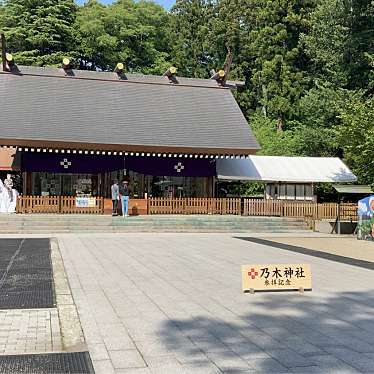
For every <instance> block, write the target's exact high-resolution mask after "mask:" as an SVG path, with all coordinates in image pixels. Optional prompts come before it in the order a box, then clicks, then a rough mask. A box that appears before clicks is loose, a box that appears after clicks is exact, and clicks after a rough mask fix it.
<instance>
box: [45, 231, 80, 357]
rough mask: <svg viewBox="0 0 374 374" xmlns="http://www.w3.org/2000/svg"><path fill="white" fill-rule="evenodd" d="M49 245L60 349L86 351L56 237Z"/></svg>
mask: <svg viewBox="0 0 374 374" xmlns="http://www.w3.org/2000/svg"><path fill="white" fill-rule="evenodd" d="M50 245H51V260H52V267H53V278H54V285H55V295H56V302H57V310H58V317H59V322H60V330H61V337H62V349H63V351H67V352H77V351H86V350H87V345H86V342H85V338H84V335H83V330H82V327H81V323H80V320H79V316H78V312H77V309H76V306H75V303H74V300H73V297H72V294H71V290H70V286H69V281H68V279H67V277H66V273H65V267H64V263H63V260H62V257H61V253H60V250H59V246H58V241H57V239H56V238H51V239H50Z"/></svg>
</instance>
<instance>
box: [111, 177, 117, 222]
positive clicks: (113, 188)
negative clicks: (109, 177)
mask: <svg viewBox="0 0 374 374" xmlns="http://www.w3.org/2000/svg"><path fill="white" fill-rule="evenodd" d="M110 191H111V193H112V204H113V209H112V216H118V200H119V186H118V182H117V181H116V180H114V181H113V184H112V186H111V187H110Z"/></svg>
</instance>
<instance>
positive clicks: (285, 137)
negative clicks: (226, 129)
mask: <svg viewBox="0 0 374 374" xmlns="http://www.w3.org/2000/svg"><path fill="white" fill-rule="evenodd" d="M250 124H251V127H252V130H253V132H254V134H255V136H256V138H257V140H258V142H259V143H260V145H261V150H260V152H258V153H259V154H263V155H273V156H294V155H295V154H296V153H295V148H296V143H295V138H294V137H293V132H292V131H291V130H285V131H282V132H277V131H276V128H277V123H276V120H272V119H269V118H268V117H265V116H263V115H262V114H255V115H253V116H252V117H251V119H250Z"/></svg>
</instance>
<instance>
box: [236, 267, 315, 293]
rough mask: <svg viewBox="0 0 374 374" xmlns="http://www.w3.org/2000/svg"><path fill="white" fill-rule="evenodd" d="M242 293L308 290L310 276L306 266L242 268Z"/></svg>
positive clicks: (310, 285) (310, 286) (310, 282)
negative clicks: (251, 291)
mask: <svg viewBox="0 0 374 374" xmlns="http://www.w3.org/2000/svg"><path fill="white" fill-rule="evenodd" d="M242 285H243V291H250V290H257V291H265V290H280V289H284V290H299V289H300V288H302V289H304V290H310V289H311V288H312V276H311V270H310V265H307V264H266V265H258V264H257V265H243V266H242Z"/></svg>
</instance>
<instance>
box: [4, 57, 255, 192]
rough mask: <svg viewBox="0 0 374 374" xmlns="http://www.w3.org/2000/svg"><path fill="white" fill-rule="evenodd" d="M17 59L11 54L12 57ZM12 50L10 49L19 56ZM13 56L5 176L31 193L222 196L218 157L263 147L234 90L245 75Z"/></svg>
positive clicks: (7, 83)
mask: <svg viewBox="0 0 374 374" xmlns="http://www.w3.org/2000/svg"><path fill="white" fill-rule="evenodd" d="M7 56H8V55H7ZM9 56H10V55H9ZM222 72H223V71H221V72H220V74H216V75H215V76H213V77H212V79H191V78H182V77H178V76H177V75H176V74H175V73H176V70H175V69H173V68H170V69H169V70H168V71H167V72H166V73H165V75H164V76H151V75H147V76H146V75H138V74H130V73H127V72H125V71H124V69H123V66H122V64H118V65H117V68H116V70H115V71H114V72H95V71H83V70H74V69H72V68H71V66H70V62H69V61H68V60H66V59H65V60H64V64H63V66H62V67H61V68H49V67H48V68H46V67H29V66H28V67H26V66H17V65H16V64H15V63H14V62H13V61H12V59H11V61H5V63H3V70H2V71H0V107H1V116H0V178H2V179H3V178H4V177H5V175H6V173H9V172H11V173H12V175H14V176H15V177H16V178H15V179H16V181H15V182H16V183H19V186H18V189H19V192H20V193H21V194H23V195H31V196H99V197H105V198H109V197H110V185H111V183H112V181H113V180H115V179H116V180H118V181H121V180H123V179H127V180H129V182H130V189H131V194H132V197H134V198H140V199H142V198H146V197H147V196H148V197H213V196H215V195H216V187H215V186H216V180H217V171H216V161H217V159H240V158H242V159H243V158H246V157H248V156H249V155H251V154H254V153H256V151H257V150H258V149H259V145H258V143H257V141H256V139H255V137H254V135H253V133H252V131H251V129H250V127H249V125H248V123H247V121H246V119H245V117H244V115H243V113H242V112H241V110H240V108H239V106H238V104H237V102H236V100H235V98H234V96H233V93H232V90H235V89H236V88H238V87H239V86H240V85H241V84H242V82H232V81H226V79H225V76H224V74H222Z"/></svg>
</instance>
